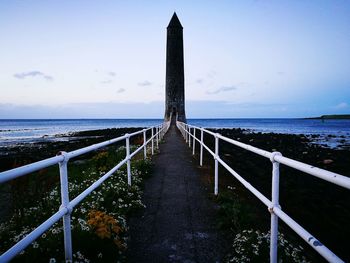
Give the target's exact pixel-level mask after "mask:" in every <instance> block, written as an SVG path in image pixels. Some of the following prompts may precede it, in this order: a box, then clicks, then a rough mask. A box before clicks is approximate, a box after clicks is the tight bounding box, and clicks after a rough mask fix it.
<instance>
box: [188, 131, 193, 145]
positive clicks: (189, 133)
mask: <svg viewBox="0 0 350 263" xmlns="http://www.w3.org/2000/svg"><path fill="white" fill-rule="evenodd" d="M191 136H192V134H191V127H190V126H188V147H191Z"/></svg>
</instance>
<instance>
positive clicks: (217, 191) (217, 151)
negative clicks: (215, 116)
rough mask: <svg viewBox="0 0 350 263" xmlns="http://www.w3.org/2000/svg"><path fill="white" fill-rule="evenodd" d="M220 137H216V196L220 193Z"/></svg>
mask: <svg viewBox="0 0 350 263" xmlns="http://www.w3.org/2000/svg"><path fill="white" fill-rule="evenodd" d="M219 158H220V157H219V137H218V136H217V135H215V157H214V160H215V175H214V180H215V182H214V194H215V195H218V193H219V160H218V159H219Z"/></svg>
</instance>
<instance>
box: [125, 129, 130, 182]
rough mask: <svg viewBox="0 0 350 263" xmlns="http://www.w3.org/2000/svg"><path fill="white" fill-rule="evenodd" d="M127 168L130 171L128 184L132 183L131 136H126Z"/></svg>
mask: <svg viewBox="0 0 350 263" xmlns="http://www.w3.org/2000/svg"><path fill="white" fill-rule="evenodd" d="M126 159H127V161H126V169H127V173H128V185H129V186H130V185H131V164H130V136H129V134H128V136H127V137H126Z"/></svg>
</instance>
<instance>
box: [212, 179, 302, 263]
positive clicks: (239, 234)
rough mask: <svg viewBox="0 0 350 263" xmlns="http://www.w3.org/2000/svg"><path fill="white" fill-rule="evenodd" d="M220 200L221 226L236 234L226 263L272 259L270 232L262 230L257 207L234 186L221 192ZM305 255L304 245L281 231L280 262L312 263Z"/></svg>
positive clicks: (279, 239)
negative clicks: (238, 192) (243, 198)
mask: <svg viewBox="0 0 350 263" xmlns="http://www.w3.org/2000/svg"><path fill="white" fill-rule="evenodd" d="M217 201H218V203H219V204H220V209H219V226H220V228H221V229H224V230H225V231H229V234H230V235H231V236H232V237H233V241H232V246H231V249H230V252H229V253H228V254H227V256H226V258H225V262H237V263H243V262H257V263H258V262H269V257H270V256H269V249H270V232H269V231H266V232H263V231H262V230H261V229H262V228H263V227H261V222H259V218H258V216H259V215H258V213H257V211H256V209H255V208H254V206H252V205H251V204H250V203H249V202H247V200H242V198H241V197H240V195H239V194H237V193H236V188H235V187H232V186H228V187H227V189H226V190H223V191H221V193H220V195H219V197H218V199H217ZM260 221H261V220H260ZM264 221H265V220H264ZM257 222H258V223H257ZM304 254H305V253H304V248H303V247H302V246H301V245H297V243H296V242H291V241H290V240H287V239H286V237H285V236H284V235H283V234H282V233H279V236H278V258H279V262H309V261H308V260H307V259H306V258H305V256H304Z"/></svg>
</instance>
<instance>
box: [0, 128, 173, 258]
mask: <svg viewBox="0 0 350 263" xmlns="http://www.w3.org/2000/svg"><path fill="white" fill-rule="evenodd" d="M169 126H170V122H164V123H162V124H160V125H157V126H153V127H150V128H146V129H143V130H140V131H136V132H133V133H130V134H125V135H123V136H120V137H117V138H114V139H111V140H108V141H104V142H101V143H97V144H93V145H90V146H87V147H84V148H81V149H78V150H74V151H71V152H67V153H66V152H60V155H57V156H55V157H52V158H48V159H45V160H42V161H39V162H35V163H32V164H28V165H25V166H22V167H18V168H15V169H12V170H8V171H5V172H1V173H0V183H4V182H7V181H10V180H13V179H15V178H18V177H20V176H24V175H27V174H29V173H32V172H35V171H38V170H41V169H43V168H47V167H50V166H53V165H56V164H59V166H60V181H61V184H60V186H61V202H62V204H61V207H60V208H59V210H58V211H57V212H56V213H54V214H53V215H52V216H51V217H49V218H48V219H47V220H46V221H45V222H43V223H42V224H41V225H39V226H38V227H37V228H35V229H34V230H33V231H31V232H30V233H29V234H28V235H26V236H25V237H24V238H23V239H21V240H20V241H19V242H17V243H16V244H15V245H13V246H12V247H11V248H10V249H8V250H7V251H6V252H4V253H3V254H2V255H1V256H0V262H8V261H10V260H11V259H13V258H14V257H15V256H16V255H17V254H19V253H20V252H21V251H22V250H24V249H25V248H26V247H27V246H29V245H30V244H31V243H32V242H33V241H35V240H36V239H37V238H38V237H40V236H41V235H42V234H43V233H44V232H45V231H47V230H48V229H49V228H50V227H51V226H52V225H53V224H55V223H56V222H57V221H58V220H60V219H61V218H63V233H64V246H65V259H66V261H70V262H72V240H71V227H70V214H71V212H72V210H73V209H74V207H75V206H77V205H78V204H79V203H80V202H81V201H82V200H83V199H84V198H85V197H87V196H88V195H89V194H90V193H91V192H93V191H94V190H95V189H96V188H97V187H99V186H100V185H101V184H102V183H103V182H104V181H106V180H107V179H108V178H109V177H110V176H112V175H113V174H114V173H115V172H116V171H117V170H118V169H119V168H120V167H122V166H123V165H124V164H127V175H128V184H129V185H131V165H130V160H131V159H132V158H133V157H134V156H135V155H136V154H137V153H139V152H140V151H141V150H142V149H144V158H145V159H146V158H147V151H146V148H147V145H148V144H151V152H152V155H153V154H154V142H155V141H156V145H157V147H158V143H159V141H160V140H161V139H162V138H163V136H164V135H165V133H166V132H167V131H168V129H169ZM150 130H151V137H150V138H149V139H148V140H147V136H146V133H147V131H150ZM154 131H155V132H154ZM139 134H143V138H144V141H143V144H142V145H141V146H140V147H138V148H137V149H136V150H135V151H134V152H132V153H130V142H129V139H130V137H132V136H135V135H139ZM122 140H125V141H126V157H125V158H124V159H123V160H122V161H120V162H119V163H118V164H117V165H116V166H114V167H113V168H112V169H111V170H109V171H108V172H107V173H105V174H104V175H103V176H101V177H100V178H99V179H98V180H97V181H95V182H94V183H92V184H91V185H90V186H89V187H88V188H86V189H85V190H84V191H83V192H81V193H80V194H79V195H78V196H76V197H75V198H74V199H73V200H71V201H69V198H68V170H67V164H68V162H69V160H70V159H71V158H74V157H77V156H80V155H82V154H86V153H88V152H91V151H95V150H98V149H100V148H102V147H105V146H108V145H111V144H113V143H116V142H119V141H122Z"/></svg>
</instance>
